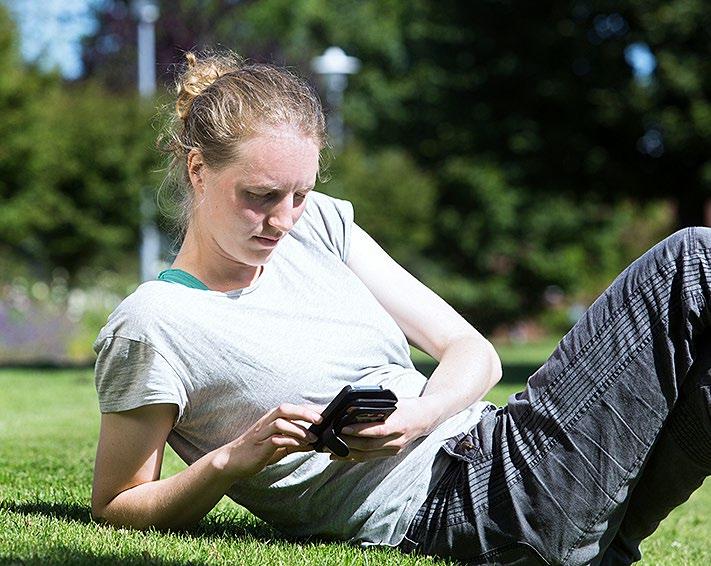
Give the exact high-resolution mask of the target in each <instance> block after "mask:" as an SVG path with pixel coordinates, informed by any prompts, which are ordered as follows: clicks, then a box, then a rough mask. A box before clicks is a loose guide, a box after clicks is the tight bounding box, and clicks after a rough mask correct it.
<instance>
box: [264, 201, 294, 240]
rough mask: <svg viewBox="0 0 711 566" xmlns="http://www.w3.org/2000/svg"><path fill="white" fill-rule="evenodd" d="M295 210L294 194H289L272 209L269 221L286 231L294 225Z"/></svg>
mask: <svg viewBox="0 0 711 566" xmlns="http://www.w3.org/2000/svg"><path fill="white" fill-rule="evenodd" d="M294 212H295V210H294V203H293V196H292V195H288V196H286V197H285V198H283V199H282V200H281V201H279V203H278V204H277V205H276V206H275V207H274V208H273V209H272V210H271V212H270V214H269V218H268V220H267V222H268V223H269V225H270V226H273V227H274V228H277V229H279V230H281V231H282V232H284V233H286V232H288V231H289V230H291V229H292V228H293V226H294Z"/></svg>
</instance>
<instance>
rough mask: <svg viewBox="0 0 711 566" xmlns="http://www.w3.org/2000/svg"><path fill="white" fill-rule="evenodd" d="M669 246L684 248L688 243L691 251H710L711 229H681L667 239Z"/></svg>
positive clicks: (694, 227) (701, 227) (696, 227)
mask: <svg viewBox="0 0 711 566" xmlns="http://www.w3.org/2000/svg"><path fill="white" fill-rule="evenodd" d="M666 241H668V242H669V245H672V246H674V245H681V246H684V243H685V242H688V245H689V247H690V248H691V249H692V250H697V249H706V250H711V228H708V227H706V226H692V227H690V228H683V229H681V230H679V231H677V232H675V233H674V234H672V235H671V236H669V237H668V238H667V240H666Z"/></svg>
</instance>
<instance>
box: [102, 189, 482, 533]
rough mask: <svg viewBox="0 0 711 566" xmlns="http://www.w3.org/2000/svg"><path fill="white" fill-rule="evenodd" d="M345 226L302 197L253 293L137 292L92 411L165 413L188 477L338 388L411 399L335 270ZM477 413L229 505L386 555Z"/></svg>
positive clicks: (390, 354) (279, 475)
mask: <svg viewBox="0 0 711 566" xmlns="http://www.w3.org/2000/svg"><path fill="white" fill-rule="evenodd" d="M352 224H353V210H352V207H351V205H350V203H348V202H346V201H342V200H337V199H334V198H331V197H328V196H326V195H323V194H320V193H316V192H312V193H311V194H310V196H309V197H308V202H307V206H306V210H305V212H304V214H303V215H302V217H301V219H300V220H299V221H298V222H297V223H296V225H295V226H294V228H293V230H292V231H291V232H290V233H289V235H288V236H287V237H286V238H285V239H284V240H283V241H282V242H280V244H279V246H278V247H277V249H276V250H275V253H274V255H273V257H272V259H271V260H270V261H269V262H268V263H267V264H266V265H265V266H264V271H263V272H262V274H261V276H260V277H259V278H258V279H257V281H256V282H255V283H254V284H253V285H252V286H250V287H247V288H245V289H239V290H235V291H231V292H218V291H208V290H202V289H193V288H190V287H186V286H183V285H179V284H175V283H170V282H166V281H150V282H147V283H144V284H143V285H141V286H140V287H139V288H138V289H137V290H136V291H135V292H134V293H133V294H132V295H130V296H129V297H127V298H126V299H125V300H124V301H123V302H122V303H121V305H119V307H118V308H117V309H116V310H115V311H114V312H113V313H112V314H111V316H110V317H109V320H108V323H107V324H106V326H105V327H104V328H103V329H102V330H101V332H100V333H99V336H98V338H97V340H96V342H95V344H94V349H95V350H96V352H97V354H98V359H97V361H96V388H97V392H98V396H99V405H100V409H101V411H102V412H115V411H125V410H128V409H132V408H136V407H139V406H142V405H148V404H151V403H174V404H176V405H177V406H178V417H177V420H176V423H175V426H174V428H173V430H172V431H171V433H170V436H169V437H168V442H169V444H170V445H171V446H172V447H173V449H174V450H175V451H176V452H177V454H178V455H179V456H180V457H181V458H182V459H183V460H184V461H185V462H186V463H188V464H190V463H192V462H194V461H195V460H197V459H199V458H200V457H201V456H203V455H204V454H206V453H207V452H210V451H211V450H214V449H215V448H218V447H219V446H222V445H224V444H226V443H227V442H230V441H231V440H234V439H235V438H236V437H238V436H239V435H240V434H242V433H243V432H244V431H245V430H246V429H247V428H248V427H249V426H251V425H252V424H253V423H254V422H255V421H256V420H257V419H258V418H259V417H261V416H262V415H263V414H264V413H266V412H267V411H268V410H270V409H272V408H274V407H276V406H278V405H279V404H280V403H283V402H290V403H297V404H308V403H315V404H319V405H326V404H328V402H329V401H330V400H331V399H333V397H334V396H335V395H336V394H337V393H338V392H339V391H340V390H341V388H342V387H343V386H344V385H348V384H350V385H355V384H358V385H383V386H384V387H389V388H390V389H392V390H393V391H394V392H395V393H396V395H397V396H398V398H407V397H417V396H419V395H420V394H421V393H422V390H423V388H424V385H425V383H426V378H425V377H424V376H423V375H422V374H420V373H419V372H418V371H417V370H416V369H415V368H414V367H413V365H412V362H411V360H410V355H409V347H408V343H407V339H406V338H405V336H404V334H403V333H402V331H401V330H400V328H399V327H398V326H397V324H396V323H395V321H394V320H393V319H392V318H391V317H390V316H389V315H388V313H387V312H386V311H385V310H384V309H383V308H382V306H381V305H380V304H379V303H378V301H377V300H376V299H375V297H374V296H373V295H372V294H371V293H370V291H369V290H368V289H367V288H366V287H365V285H364V284H363V283H362V282H361V281H360V279H358V277H357V276H356V275H355V274H354V273H353V272H352V271H351V270H350V269H349V268H348V267H347V265H346V264H345V261H346V259H347V256H348V247H349V241H350V233H351V227H352ZM485 406H486V403H476V404H474V405H472V406H471V407H470V408H469V409H467V410H465V411H463V412H461V413H459V414H457V415H455V416H454V417H452V418H450V419H449V420H447V421H446V422H445V423H443V424H442V425H440V426H439V427H438V428H437V429H436V430H435V431H434V432H433V433H431V434H430V435H429V436H427V437H425V438H423V439H420V440H419V441H417V442H416V443H414V444H413V445H412V446H410V447H409V448H408V449H407V450H405V451H404V452H403V453H401V454H400V455H398V456H394V457H391V458H385V459H381V460H377V461H373V462H367V463H357V464H356V463H346V462H332V461H330V459H329V456H328V455H326V454H323V453H316V452H307V453H296V454H292V455H289V456H287V457H286V458H284V459H283V460H281V461H279V462H278V463H276V464H273V465H270V466H267V467H266V468H265V469H264V470H262V471H261V472H259V473H258V474H256V475H255V476H253V477H251V478H249V479H247V480H242V481H240V482H238V483H235V484H234V485H233V486H232V487H231V488H230V490H229V491H228V494H227V495H229V496H230V497H231V498H232V499H234V500H235V501H236V502H238V503H240V504H241V505H243V506H245V507H247V508H248V509H249V510H250V511H252V512H253V513H254V514H255V515H257V516H258V517H260V518H262V519H264V520H265V521H267V522H268V523H270V524H272V525H273V526H275V527H276V528H278V529H280V530H282V531H284V532H285V533H288V534H291V535H295V536H301V535H320V536H324V537H333V538H337V539H341V540H353V541H358V542H361V543H364V544H389V545H396V544H398V543H399V542H400V541H401V540H402V538H403V536H404V535H405V532H406V531H407V527H408V525H409V523H410V522H411V520H412V519H413V517H414V515H415V513H416V511H417V509H418V508H419V507H420V506H421V505H422V503H423V502H424V500H425V498H426V496H427V492H428V487H429V486H430V483H431V482H432V481H433V480H436V479H437V476H438V475H439V473H441V471H442V470H439V469H437V466H435V465H434V463H435V455H436V453H437V452H438V450H439V448H440V446H441V445H442V444H443V442H444V440H446V439H447V438H449V437H451V436H454V435H456V434H457V433H459V432H461V431H464V430H468V429H469V428H471V427H473V426H474V425H475V424H476V423H477V422H478V420H479V418H480V415H481V412H482V410H483V408H484V407H485Z"/></svg>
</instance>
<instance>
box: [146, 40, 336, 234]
mask: <svg viewBox="0 0 711 566" xmlns="http://www.w3.org/2000/svg"><path fill="white" fill-rule="evenodd" d="M176 87H177V100H176V102H175V111H174V112H171V114H172V116H171V118H170V119H169V120H168V124H167V126H166V128H165V129H164V131H163V132H162V133H161V135H160V136H159V139H158V147H159V149H161V150H162V151H164V152H165V153H167V154H168V155H169V156H170V162H169V164H168V168H167V175H166V179H165V181H164V183H163V185H162V186H161V191H159V192H160V193H162V195H159V196H163V195H164V190H165V189H167V190H168V195H167V198H168V200H169V203H168V204H169V208H170V209H172V210H173V213H172V216H173V217H174V218H175V220H176V223H177V228H178V232H179V234H178V238H179V239H180V238H181V237H182V235H184V233H185V230H186V229H187V226H188V223H189V221H190V217H191V215H192V210H193V202H194V201H193V191H192V186H191V184H190V178H189V176H188V170H187V156H188V153H189V152H190V150H192V149H198V150H200V152H201V153H202V157H203V160H204V162H205V164H206V165H207V166H208V167H211V168H215V169H218V170H219V169H220V168H222V167H225V166H226V165H227V164H228V163H230V162H231V161H232V160H234V159H235V157H236V156H237V146H238V144H239V143H240V142H241V141H243V140H245V139H247V138H249V137H251V136H254V135H256V134H259V133H261V132H263V131H265V130H268V129H270V128H272V127H278V126H284V125H288V126H292V127H294V128H295V129H296V130H297V131H298V132H300V133H301V134H303V135H304V136H306V137H309V138H311V139H313V140H314V141H316V143H317V144H318V146H319V149H323V148H324V147H325V146H326V143H327V142H326V127H325V119H324V115H323V110H322V108H321V102H320V100H319V98H318V96H317V94H316V93H315V91H314V90H313V89H312V88H311V87H310V86H309V84H308V83H307V82H306V81H304V80H303V79H301V78H299V77H297V76H296V75H295V74H293V73H292V72H290V71H289V70H287V69H285V68H282V67H276V66H273V65H265V64H257V63H249V62H247V61H245V60H244V59H242V58H241V57H240V56H239V55H237V54H236V53H233V52H231V51H220V52H211V51H210V52H201V53H197V54H196V53H192V52H188V53H186V54H185V63H184V64H183V65H182V67H181V68H180V69H179V72H178V75H177V78H176ZM159 200H162V199H159ZM161 208H163V210H165V207H164V206H162V207H161Z"/></svg>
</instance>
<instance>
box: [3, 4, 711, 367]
mask: <svg viewBox="0 0 711 566" xmlns="http://www.w3.org/2000/svg"><path fill="white" fill-rule="evenodd" d="M160 4H161V17H160V19H159V21H158V23H157V27H156V32H157V61H158V65H159V79H160V82H161V89H160V92H159V95H158V96H157V97H156V100H155V101H153V103H152V104H141V103H140V102H139V100H138V97H137V94H136V63H135V62H136V47H135V45H136V25H135V20H134V18H133V16H132V14H131V10H130V5H129V2H127V1H126V0H114V1H111V0H107V1H106V2H103V3H99V4H97V6H98V7H97V8H96V19H97V22H98V25H97V27H96V30H95V31H94V32H93V33H92V34H91V35H90V36H88V37H86V38H84V40H83V47H82V60H83V63H84V68H85V74H84V76H82V77H81V78H80V79H78V80H73V81H67V80H64V79H62V78H61V77H60V76H59V75H58V74H53V73H47V72H43V71H41V70H40V69H39V68H38V67H37V66H36V65H32V64H28V63H26V62H23V61H21V59H20V57H19V55H18V48H17V41H18V40H17V34H16V31H15V29H14V26H13V22H12V21H11V19H10V18H9V16H8V13H7V11H6V10H5V9H3V7H2V5H1V4H0V56H2V58H3V60H4V61H5V62H6V65H5V67H6V68H5V72H4V73H2V74H0V111H2V115H3V120H2V121H0V139H1V140H2V142H1V145H0V199H2V206H1V207H0V267H1V268H2V269H1V271H0V284H2V285H4V287H3V288H4V289H5V295H7V294H8V293H10V295H12V296H13V297H18V296H20V295H22V293H23V292H24V293H25V296H26V298H27V300H29V301H30V302H31V303H32V304H34V305H36V306H37V305H41V304H42V300H41V299H40V298H38V297H37V296H36V295H37V294H38V293H39V296H41V297H45V300H48V299H47V297H49V296H51V295H52V293H51V291H52V289H54V288H55V287H57V286H58V287H59V288H60V291H57V292H56V293H55V296H56V297H64V298H57V299H56V301H58V303H57V304H60V303H61V304H65V306H66V304H68V303H67V301H68V298H67V297H68V296H69V294H70V293H71V290H73V289H80V290H82V292H84V293H85V296H95V294H96V293H94V295H92V292H93V291H92V290H95V289H96V288H97V287H98V288H100V289H105V297H104V299H97V300H94V301H93V302H92V301H88V300H85V301H84V303H85V304H87V305H91V304H94V305H99V306H96V307H95V308H94V307H90V306H87V307H86V308H87V309H89V311H91V312H94V311H97V309H98V312H99V314H96V313H95V314H93V315H91V316H89V315H87V317H86V318H87V320H89V319H91V322H89V323H86V324H85V327H86V329H85V330H83V331H82V332H83V333H84V335H86V336H90V335H91V334H92V333H94V332H95V331H96V330H97V328H96V326H97V323H96V320H102V318H103V317H104V316H105V312H104V311H105V310H110V309H111V308H112V305H113V304H114V303H115V302H116V301H118V300H120V298H121V297H122V296H124V295H125V294H126V293H127V292H130V290H131V289H132V288H134V287H135V286H136V285H137V283H138V281H137V271H138V268H137V246H138V237H139V223H140V210H139V193H140V188H141V187H145V186H150V187H157V186H158V185H159V184H160V181H161V171H160V169H161V167H162V163H161V158H160V156H159V155H158V153H157V152H156V150H155V149H154V140H155V137H156V134H157V132H156V129H157V128H158V126H157V124H159V123H160V121H161V120H162V118H156V115H155V112H156V108H159V107H161V106H163V105H168V106H169V105H170V103H171V97H170V94H169V91H170V89H171V88H172V80H173V79H172V77H173V71H174V67H175V64H177V63H180V62H181V61H182V59H183V54H184V52H185V51H186V50H190V49H196V48H198V49H200V48H204V47H220V46H224V47H227V48H230V49H234V50H236V51H238V52H239V53H241V54H242V55H244V56H246V57H249V58H251V59H253V60H257V61H266V62H272V63H277V64H284V65H289V66H290V67H293V68H294V69H295V70H296V71H297V72H299V73H300V74H302V75H303V76H306V77H307V78H309V80H311V81H312V82H313V83H314V84H319V83H318V77H316V76H315V75H313V74H312V71H311V70H310V61H311V59H312V58H313V57H314V56H316V55H319V54H321V53H322V52H323V50H324V49H325V48H326V47H328V46H329V45H338V46H340V47H342V48H343V49H344V50H345V51H346V52H347V53H348V54H350V55H355V56H357V57H358V58H359V59H360V60H361V62H362V68H361V70H360V72H359V73H358V74H356V75H354V76H352V77H351V78H350V79H349V85H348V89H347V91H346V96H345V101H344V107H343V115H344V121H345V123H346V126H347V134H348V136H347V141H346V144H345V146H344V148H343V150H342V151H333V154H334V155H333V156H332V159H330V160H329V161H330V163H329V166H328V169H327V171H325V172H324V175H323V178H324V180H327V181H326V182H324V183H323V184H322V185H321V186H320V190H322V191H324V192H327V193H329V194H332V195H334V196H338V197H341V198H347V199H349V200H352V201H353V203H354V205H355V208H356V220H357V222H358V223H359V224H360V225H362V226H363V227H364V228H365V229H366V230H368V231H369V232H370V233H371V234H372V235H373V236H374V237H375V238H376V240H378V241H379V242H380V243H381V244H382V245H383V247H385V248H386V249H387V250H388V251H389V252H390V253H391V254H392V255H393V256H394V257H395V258H396V259H398V260H399V261H401V262H402V263H403V264H404V265H405V266H406V267H407V268H408V269H410V270H411V271H412V272H413V273H415V274H416V275H417V276H418V277H419V278H420V279H422V280H423V281H424V282H425V283H427V284H429V285H431V286H432V287H433V288H434V289H435V290H436V291H438V292H439V293H440V294H442V295H443V296H444V297H445V298H446V299H447V300H448V301H450V302H451V303H452V304H453V305H454V306H455V308H457V309H458V310H460V311H461V312H462V313H464V314H465V315H466V316H467V318H468V319H469V320H470V321H471V322H472V323H473V324H474V325H476V326H477V327H479V328H481V329H482V330H484V331H485V332H487V333H499V334H502V335H508V336H511V335H516V332H519V334H520V335H521V336H522V337H524V338H525V337H527V336H528V334H527V332H528V331H527V330H526V329H527V328H534V331H532V332H533V334H535V333H536V332H543V333H545V332H551V333H559V332H561V331H564V330H566V329H567V328H568V327H569V326H570V324H571V322H572V321H573V320H574V319H575V317H576V315H577V314H579V312H580V309H581V308H582V307H584V306H585V305H587V304H589V303H590V301H591V300H592V299H593V298H594V297H595V296H596V295H597V294H598V293H599V292H600V291H601V290H602V289H604V288H605V286H607V285H608V284H609V282H610V281H611V279H612V278H613V277H614V276H615V275H616V274H617V273H618V272H619V271H620V270H621V269H623V268H624V266H625V265H627V263H628V262H629V261H630V260H632V259H633V258H635V257H637V256H638V255H639V254H640V253H641V252H642V251H644V250H645V249H646V248H647V247H648V246H649V245H651V244H652V243H653V242H655V241H657V240H659V239H660V238H662V237H664V236H665V235H667V234H669V233H670V232H672V231H673V230H675V229H676V228H679V227H682V226H687V225H695V224H706V223H708V209H709V207H708V202H709V200H710V196H711V157H710V155H711V153H710V152H709V147H710V145H709V141H710V139H711V102H710V90H711V57H709V48H710V46H711V41H710V39H711V38H710V32H709V30H711V4H709V3H708V2H705V1H704V0H618V1H615V2H612V1H594V0H578V1H556V2H549V3H545V4H540V3H522V2H514V1H513V0H481V1H479V2H461V1H457V0H439V1H434V0H253V1H247V0H243V1H241V2H235V1H227V0H175V1H171V2H168V1H167V0H163V1H161V2H160ZM635 46H636V47H637V48H640V46H641V47H643V48H644V49H646V50H648V52H649V53H651V54H652V55H653V58H652V68H651V69H650V72H648V73H646V74H640V73H639V72H635V67H634V66H633V65H631V57H633V56H634V48H635ZM652 71H653V72H652ZM327 110H328V108H327ZM107 274H108V275H107ZM58 281H59V282H58ZM37 282H41V283H43V284H44V285H45V286H46V287H47V289H48V291H47V292H46V293H45V292H44V291H43V290H42V289H43V288H42V287H40V291H38V292H37V293H35V292H33V289H35V291H36V288H35V285H36V283H37ZM99 282H100V284H99ZM64 287H66V289H67V291H66V293H65V292H64V291H61V289H63V288H64ZM22 289H24V290H25V291H22ZM13 293H14V294H13ZM18 293H19V295H18ZM107 297H108V298H107ZM62 301H64V303H62ZM20 302H22V301H20ZM15 303H17V300H15ZM15 303H13V302H12V301H10V300H7V299H3V303H2V308H3V309H4V311H3V312H5V311H6V312H5V314H4V315H3V312H0V325H1V324H3V322H2V321H3V320H5V321H6V323H5V324H6V327H7V328H9V326H7V325H8V324H9V323H7V320H10V319H11V318H12V316H14V317H15V319H14V320H19V319H20V318H22V316H21V315H19V314H15V315H12V316H10V315H8V314H7V313H10V312H11V311H12V309H13V308H15V307H12V306H11V305H12V304H15ZM18 304H19V303H18ZM18 308H19V307H18ZM37 308H38V309H40V310H41V307H40V306H37ZM58 308H59V307H58ZM67 308H68V307H67ZM92 308H93V309H94V311H92V310H91V309H92ZM102 309H103V310H102ZM60 310H61V309H60ZM65 310H66V309H65ZM15 311H17V309H15ZM15 311H12V312H15ZM89 311H87V312H89ZM17 312H19V311H17ZM67 312H68V311H67ZM3 316H5V318H4V319H3ZM67 316H68V315H67ZM8 317H10V318H8ZM92 317H93V318H92ZM40 318H41V317H40ZM82 320H83V319H82ZM57 324H59V323H57ZM6 330H7V329H6ZM6 330H3V332H5V331H6ZM65 334H66V333H65ZM82 340H84V341H85V342H90V340H89V339H85V338H82ZM80 341H81V340H80ZM80 350H81V349H80ZM89 354H90V353H89ZM89 354H87V352H86V351H81V352H80V353H78V354H72V356H70V357H71V358H72V359H81V358H82V356H84V357H86V356H87V355H89Z"/></svg>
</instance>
